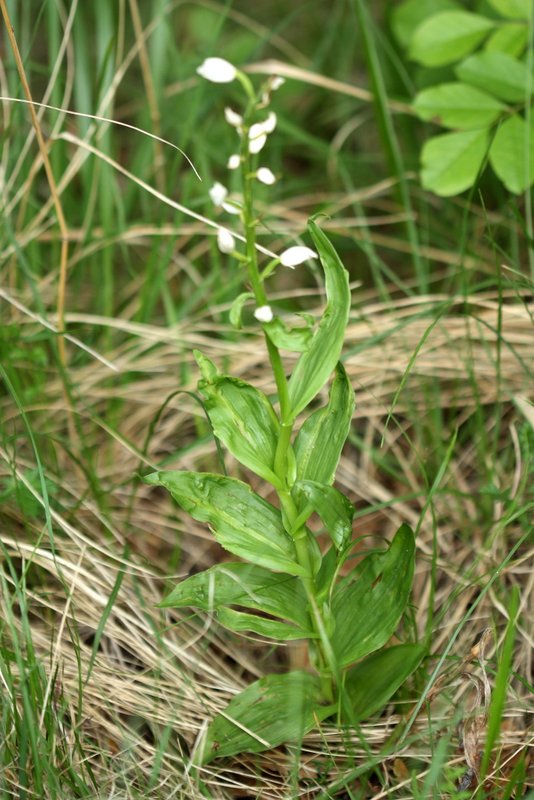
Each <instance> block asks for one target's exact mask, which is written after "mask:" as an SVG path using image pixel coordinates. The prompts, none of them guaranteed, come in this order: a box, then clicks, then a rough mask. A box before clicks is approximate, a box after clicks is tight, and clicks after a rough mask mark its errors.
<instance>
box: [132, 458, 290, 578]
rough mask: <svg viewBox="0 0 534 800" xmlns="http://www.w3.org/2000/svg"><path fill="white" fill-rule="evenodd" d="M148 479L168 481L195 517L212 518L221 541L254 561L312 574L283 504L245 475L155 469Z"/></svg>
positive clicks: (163, 483) (210, 521)
mask: <svg viewBox="0 0 534 800" xmlns="http://www.w3.org/2000/svg"><path fill="white" fill-rule="evenodd" d="M145 480H146V481H147V483H151V484H154V485H157V486H164V487H165V488H166V489H168V491H169V492H170V494H171V495H172V497H173V498H174V499H175V500H176V502H177V503H178V505H180V506H181V507H182V508H183V509H184V510H185V511H187V512H188V513H189V514H191V516H192V517H193V519H196V520H198V521H199V522H207V523H208V524H209V526H210V528H211V529H212V531H213V534H214V536H215V538H216V539H217V541H218V542H219V544H220V545H221V547H224V549H225V550H228V551H229V552H230V553H234V555H236V556H240V558H244V559H246V560H247V561H250V562H251V563H253V564H258V565H259V566H262V567H267V569H272V570H275V571H278V572H287V573H289V574H290V575H306V570H305V569H304V567H302V566H301V565H300V564H298V563H297V561H296V560H295V549H294V545H293V542H292V540H291V539H290V538H289V536H288V535H287V533H286V532H285V530H284V527H283V524H282V517H281V515H280V512H279V511H278V509H276V508H274V506H272V505H271V504H270V503H268V502H267V501H266V500H264V499H263V498H262V497H260V496H259V495H257V494H255V492H253V491H252V489H251V488H250V487H249V486H248V485H247V484H246V483H243V482H242V481H238V480H236V479H235V478H226V477H224V476H223V475H214V474H211V473H208V472H185V471H184V472H172V471H168V472H155V473H153V474H152V475H148V476H147V477H146V478H145Z"/></svg>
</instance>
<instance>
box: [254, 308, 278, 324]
mask: <svg viewBox="0 0 534 800" xmlns="http://www.w3.org/2000/svg"><path fill="white" fill-rule="evenodd" d="M254 316H255V317H256V319H257V320H258V322H271V321H272V319H273V318H274V314H273V310H272V308H271V306H259V308H257V309H256V311H255V312H254Z"/></svg>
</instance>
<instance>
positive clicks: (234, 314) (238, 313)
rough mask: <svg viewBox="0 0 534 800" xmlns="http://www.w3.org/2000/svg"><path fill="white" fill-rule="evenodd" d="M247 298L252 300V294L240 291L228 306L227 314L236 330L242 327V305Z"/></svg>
mask: <svg viewBox="0 0 534 800" xmlns="http://www.w3.org/2000/svg"><path fill="white" fill-rule="evenodd" d="M247 300H254V295H253V294H252V292H242V293H241V294H239V295H238V296H237V297H236V299H235V300H234V302H233V303H232V305H231V307H230V313H229V315H228V316H229V318H230V324H231V325H233V326H234V328H237V329H238V330H239V329H240V328H242V327H243V323H242V321H241V317H242V315H243V307H244V305H245V303H246V302H247Z"/></svg>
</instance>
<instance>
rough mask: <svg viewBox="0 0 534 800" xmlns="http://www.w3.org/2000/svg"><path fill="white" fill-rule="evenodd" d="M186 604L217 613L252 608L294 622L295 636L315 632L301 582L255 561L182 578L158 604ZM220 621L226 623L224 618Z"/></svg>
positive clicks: (170, 605)
mask: <svg viewBox="0 0 534 800" xmlns="http://www.w3.org/2000/svg"><path fill="white" fill-rule="evenodd" d="M184 606H193V607H194V608H200V609H201V610H202V611H215V612H220V610H221V609H222V608H223V607H225V606H239V607H241V608H251V609H254V610H255V611H262V612H264V613H265V614H269V615H271V616H274V617H279V618H280V619H286V620H289V621H290V622H291V623H294V625H296V626H298V627H299V628H300V636H299V637H293V638H302V637H303V636H308V635H312V634H311V630H310V619H309V616H308V611H307V598H306V594H305V592H304V588H303V585H302V582H301V581H300V580H298V579H297V578H294V577H290V576H287V575H281V574H280V573H277V572H271V571H270V570H268V569H264V568H263V567H258V566H256V565H255V564H242V563H225V564H216V565H215V566H214V567H211V569H207V570H204V572H199V573H197V574H196V575H191V577H190V578H186V579H185V580H183V581H180V583H179V584H178V585H177V586H175V587H174V589H173V590H172V592H171V593H170V594H169V595H168V596H167V597H166V598H165V600H163V602H161V603H160V604H159V607H160V608H183V607H184ZM219 621H220V622H222V624H223V625H224V624H226V623H225V622H224V620H223V618H222V617H219Z"/></svg>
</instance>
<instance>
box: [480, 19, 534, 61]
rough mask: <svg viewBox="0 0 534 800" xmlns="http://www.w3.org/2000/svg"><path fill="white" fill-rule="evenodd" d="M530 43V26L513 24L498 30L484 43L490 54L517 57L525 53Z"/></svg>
mask: <svg viewBox="0 0 534 800" xmlns="http://www.w3.org/2000/svg"><path fill="white" fill-rule="evenodd" d="M527 42H528V25H522V24H521V23H516V22H511V23H509V24H508V25H502V27H500V28H497V30H496V31H494V32H493V33H492V34H491V36H489V38H488V39H487V40H486V42H485V43H484V50H486V51H487V52H488V53H495V52H498V53H507V54H508V55H509V56H513V57H517V56H520V55H521V53H523V52H524V50H525V47H526V46H527Z"/></svg>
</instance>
